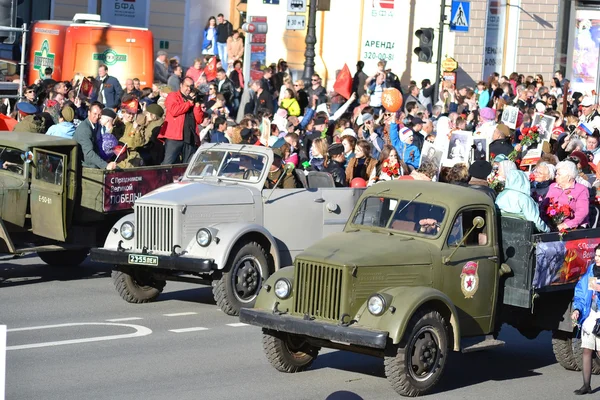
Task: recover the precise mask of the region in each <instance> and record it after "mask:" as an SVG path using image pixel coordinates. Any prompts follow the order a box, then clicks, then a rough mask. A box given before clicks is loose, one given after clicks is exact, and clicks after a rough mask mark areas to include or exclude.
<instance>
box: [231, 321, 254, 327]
mask: <svg viewBox="0 0 600 400" xmlns="http://www.w3.org/2000/svg"><path fill="white" fill-rule="evenodd" d="M227 326H231V327H232V328H241V327H242V326H249V325H248V324H244V323H243V322H236V323H235V324H227Z"/></svg>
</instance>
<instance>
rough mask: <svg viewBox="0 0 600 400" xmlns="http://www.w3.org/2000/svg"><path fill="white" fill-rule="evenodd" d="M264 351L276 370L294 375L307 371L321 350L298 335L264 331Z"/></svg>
mask: <svg viewBox="0 0 600 400" xmlns="http://www.w3.org/2000/svg"><path fill="white" fill-rule="evenodd" d="M263 350H264V352H265V355H266V356H267V360H269V362H270V363H271V365H272V366H273V367H274V368H275V369H276V370H278V371H280V372H287V373H294V372H302V371H305V370H307V369H308V368H309V367H310V366H311V364H312V363H313V361H314V359H315V358H317V356H318V355H319V350H321V348H320V347H315V346H312V345H310V344H308V343H307V342H306V340H304V339H302V337H300V336H298V335H292V334H289V333H284V332H278V333H275V332H273V331H269V330H268V329H263Z"/></svg>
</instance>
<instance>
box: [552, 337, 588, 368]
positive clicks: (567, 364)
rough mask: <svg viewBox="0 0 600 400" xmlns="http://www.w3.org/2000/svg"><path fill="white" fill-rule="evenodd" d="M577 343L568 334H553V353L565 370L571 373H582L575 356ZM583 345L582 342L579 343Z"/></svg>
mask: <svg viewBox="0 0 600 400" xmlns="http://www.w3.org/2000/svg"><path fill="white" fill-rule="evenodd" d="M575 344H576V343H575V341H574V340H573V339H572V335H571V334H569V333H567V332H562V331H555V332H553V333H552V351H553V352H554V357H556V361H558V363H559V364H560V365H561V366H562V367H563V368H564V369H568V370H569V371H580V370H581V369H580V368H579V366H578V365H577V361H576V359H575V354H574V353H576V352H577V349H576V348H575V347H574V346H575ZM577 344H581V342H579V343H577Z"/></svg>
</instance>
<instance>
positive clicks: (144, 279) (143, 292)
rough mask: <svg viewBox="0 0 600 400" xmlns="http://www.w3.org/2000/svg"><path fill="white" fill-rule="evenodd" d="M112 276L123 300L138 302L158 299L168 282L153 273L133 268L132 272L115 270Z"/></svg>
mask: <svg viewBox="0 0 600 400" xmlns="http://www.w3.org/2000/svg"><path fill="white" fill-rule="evenodd" d="M112 278H113V282H114V284H115V288H116V289H117V293H119V295H120V296H121V297H122V298H123V300H125V301H126V302H128V303H137V304H140V303H150V302H151V301H154V300H156V298H157V297H158V295H159V294H161V292H162V291H163V289H164V287H165V285H166V284H167V282H166V281H164V280H161V279H154V277H153V276H152V275H151V274H149V273H147V272H142V271H138V270H133V271H131V273H129V271H128V272H123V271H113V272H112Z"/></svg>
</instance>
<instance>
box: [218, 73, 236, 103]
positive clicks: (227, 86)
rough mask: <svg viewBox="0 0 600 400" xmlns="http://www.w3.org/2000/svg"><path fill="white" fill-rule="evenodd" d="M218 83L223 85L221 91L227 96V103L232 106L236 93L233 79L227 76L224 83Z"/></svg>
mask: <svg viewBox="0 0 600 400" xmlns="http://www.w3.org/2000/svg"><path fill="white" fill-rule="evenodd" d="M217 85H220V86H221V89H220V90H219V93H221V94H222V95H223V96H224V97H225V102H226V103H227V105H228V106H231V105H232V104H233V97H234V95H235V88H234V87H233V82H231V79H229V78H225V81H223V84H222V85H221V84H220V82H219V83H218V84H217ZM217 87H218V86H217Z"/></svg>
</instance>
